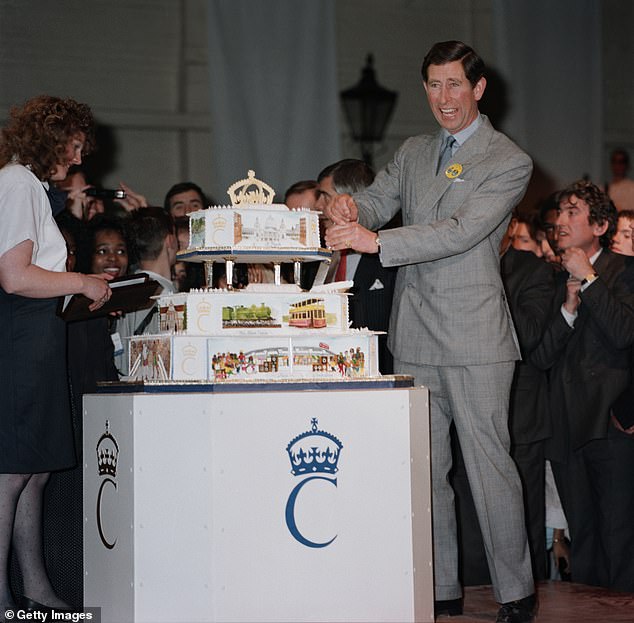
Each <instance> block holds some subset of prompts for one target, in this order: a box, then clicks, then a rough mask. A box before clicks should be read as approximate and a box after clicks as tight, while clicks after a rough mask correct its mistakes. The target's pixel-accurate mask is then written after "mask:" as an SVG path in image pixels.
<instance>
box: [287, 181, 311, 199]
mask: <svg viewBox="0 0 634 623" xmlns="http://www.w3.org/2000/svg"><path fill="white" fill-rule="evenodd" d="M307 190H312V191H314V192H315V197H316V196H317V193H318V192H319V183H318V182H317V181H316V180H301V181H299V182H295V183H294V184H292V185H291V186H289V187H288V189H287V190H286V192H285V193H284V203H286V200H287V199H288V198H289V197H290V196H291V195H301V193H305V192H306V191H307Z"/></svg>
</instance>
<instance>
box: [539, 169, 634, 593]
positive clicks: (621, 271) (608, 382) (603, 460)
mask: <svg viewBox="0 0 634 623" xmlns="http://www.w3.org/2000/svg"><path fill="white" fill-rule="evenodd" d="M558 205H559V209H558V217H557V233H558V245H559V250H560V253H561V256H562V266H563V268H564V271H562V272H561V273H559V274H558V275H557V276H556V282H557V286H556V288H557V289H556V295H555V299H554V300H555V303H554V306H555V309H554V313H553V316H552V319H551V321H550V323H549V325H548V326H547V328H546V331H545V333H544V337H543V339H542V341H541V343H540V345H539V346H538V347H537V348H536V349H535V350H534V351H533V354H532V361H533V363H535V364H536V365H538V366H539V367H540V368H542V369H549V370H550V373H549V375H550V388H551V391H550V404H551V413H552V425H553V434H552V437H551V439H549V441H548V443H547V457H548V458H549V459H550V460H551V464H552V468H553V473H554V476H555V480H556V483H557V488H558V490H559V494H560V496H561V501H562V505H563V508H564V512H565V513H566V517H567V519H568V524H569V530H570V537H571V572H572V580H573V581H574V582H580V583H584V584H591V585H598V586H606V587H610V586H611V583H612V580H611V569H612V567H613V565H614V562H615V560H614V559H615V557H619V556H622V555H624V554H625V555H626V556H631V552H625V553H624V552H622V551H619V547H618V545H616V544H615V543H614V541H613V536H612V517H611V510H612V508H611V507H612V506H613V505H614V503H615V498H614V497H613V496H612V492H611V488H612V483H613V476H614V460H613V459H614V457H613V456H612V453H611V449H610V440H609V439H608V433H609V427H610V412H611V407H612V405H613V404H614V402H615V400H616V399H617V397H618V396H619V395H620V394H621V393H622V392H623V390H624V389H625V388H626V386H627V383H628V380H629V377H630V349H631V347H632V344H633V343H634V284H633V283H632V279H631V275H630V274H629V272H630V270H631V269H628V268H627V267H626V265H625V258H624V257H623V256H619V255H617V254H614V253H612V252H611V251H610V250H609V249H608V246H609V242H610V239H611V238H612V235H613V233H614V230H615V227H616V220H617V212H616V209H615V207H614V205H613V204H612V202H611V201H610V199H609V197H608V196H607V195H606V194H605V193H604V192H603V191H601V190H600V189H599V188H598V187H597V186H595V185H594V184H591V183H589V182H585V181H580V182H577V183H575V184H572V185H571V186H569V187H568V188H566V189H565V190H563V191H561V192H560V193H559V195H558ZM615 545H616V546H615ZM621 550H622V548H621Z"/></svg>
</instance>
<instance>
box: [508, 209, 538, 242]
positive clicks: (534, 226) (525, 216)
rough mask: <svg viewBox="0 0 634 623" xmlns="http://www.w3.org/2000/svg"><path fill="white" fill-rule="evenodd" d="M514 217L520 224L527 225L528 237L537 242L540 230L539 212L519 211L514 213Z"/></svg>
mask: <svg viewBox="0 0 634 623" xmlns="http://www.w3.org/2000/svg"><path fill="white" fill-rule="evenodd" d="M514 216H515V218H516V219H517V222H518V223H524V225H526V229H527V230H528V235H529V236H530V237H531V238H532V239H533V240H537V231H538V230H539V229H540V226H539V214H538V212H537V211H536V210H517V211H515V212H514Z"/></svg>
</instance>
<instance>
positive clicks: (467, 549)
mask: <svg viewBox="0 0 634 623" xmlns="http://www.w3.org/2000/svg"><path fill="white" fill-rule="evenodd" d="M515 219H516V225H515V229H514V232H513V234H512V236H511V239H510V242H511V244H510V246H509V248H508V249H507V250H506V251H505V252H504V254H503V256H502V258H501V269H502V281H503V282H504V290H505V292H506V297H507V299H508V303H509V308H510V310H511V316H512V317H513V323H514V325H515V329H516V331H517V337H518V341H519V344H520V350H521V354H522V360H521V361H518V362H517V363H516V365H515V374H514V376H513V383H512V385H511V402H510V408H509V430H510V434H511V456H512V457H513V459H514V460H515V464H516V465H517V468H518V471H519V474H520V478H521V480H522V488H523V493H524V514H525V517H526V530H527V533H528V542H529V547H530V550H531V561H532V564H533V575H534V576H535V579H537V580H545V579H546V577H547V556H546V541H545V537H544V535H545V529H546V526H545V458H544V442H545V440H546V439H547V438H548V437H549V436H550V415H549V406H548V387H547V379H546V373H545V372H544V371H543V370H540V369H538V368H537V367H535V366H534V365H532V364H531V363H530V361H529V360H528V357H529V355H530V353H531V351H532V350H533V349H534V348H535V347H536V346H537V345H538V344H539V343H540V341H541V338H542V334H543V332H544V329H545V327H546V324H547V322H548V320H549V318H550V313H551V309H552V300H553V296H554V293H555V281H554V271H553V269H552V265H551V264H549V263H547V262H546V261H545V260H544V259H543V258H542V257H541V250H540V247H539V243H538V242H537V240H536V222H535V218H534V215H533V214H532V213H530V214H525V213H518V214H517V215H516V217H515ZM537 254H539V256H540V257H538V255H537ZM459 450H460V449H459V447H456V461H455V468H454V472H453V474H452V483H453V486H454V490H455V491H456V506H457V514H458V518H459V538H460V544H461V563H462V573H463V579H464V581H465V583H468V584H488V583H489V581H490V580H489V574H488V569H487V567H486V557H485V552H484V546H483V543H482V536H481V533H480V529H479V526H478V525H477V522H476V519H475V513H474V509H473V500H472V498H471V491H470V489H469V485H468V482H467V481H466V474H465V471H464V466H463V464H462V456H461V453H460V451H459Z"/></svg>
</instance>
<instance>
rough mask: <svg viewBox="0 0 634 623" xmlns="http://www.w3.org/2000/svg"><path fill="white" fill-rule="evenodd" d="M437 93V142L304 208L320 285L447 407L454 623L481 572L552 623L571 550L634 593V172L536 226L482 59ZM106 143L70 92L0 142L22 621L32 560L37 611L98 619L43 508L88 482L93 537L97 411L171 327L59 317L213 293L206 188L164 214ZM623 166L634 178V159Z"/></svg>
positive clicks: (150, 317)
mask: <svg viewBox="0 0 634 623" xmlns="http://www.w3.org/2000/svg"><path fill="white" fill-rule="evenodd" d="M422 78H423V85H424V89H425V93H426V95H427V99H428V102H429V105H430V108H431V111H432V113H433V115H434V117H435V119H436V121H437V122H438V125H439V126H440V128H439V131H438V132H437V133H435V134H433V135H425V136H418V137H413V138H410V139H408V140H407V141H406V142H405V143H404V144H403V145H402V146H401V147H400V148H399V149H398V150H397V152H396V153H395V155H394V158H393V160H392V162H391V163H390V164H388V166H387V167H386V168H385V169H383V170H382V171H380V172H379V173H378V174H377V175H376V176H375V173H374V171H373V170H372V169H371V168H370V167H369V166H368V165H367V164H366V163H364V162H363V161H361V160H356V159H346V160H342V161H339V162H336V163H332V164H329V165H328V166H326V167H324V168H323V170H322V171H321V172H319V173H317V174H316V175H315V179H307V180H302V181H299V182H295V183H292V184H290V185H289V187H288V190H287V191H286V193H285V196H284V201H285V203H286V204H287V205H288V206H289V207H293V208H294V207H300V206H301V207H305V208H308V209H312V210H317V211H319V212H320V224H321V228H322V236H323V238H322V239H323V244H324V245H327V246H328V247H329V248H331V249H332V250H333V258H332V261H331V262H330V264H323V265H319V264H318V263H314V264H306V265H304V266H303V267H302V272H301V281H300V282H301V285H302V287H303V288H305V289H310V288H311V287H312V285H313V284H318V285H319V284H323V283H328V282H333V281H347V280H350V281H352V282H353V283H354V286H353V289H352V291H353V294H354V297H353V299H352V304H351V307H350V317H351V321H352V325H353V326H354V327H368V328H370V329H373V330H377V331H384V332H386V336H387V337H386V338H385V341H384V342H381V344H380V370H381V372H382V373H384V374H385V373H392V372H394V373H398V374H407V375H411V376H412V377H413V378H414V380H415V382H416V384H417V385H424V386H426V387H428V388H429V389H430V418H431V443H432V485H433V486H432V503H433V545H434V576H435V612H436V616H443V615H446V616H454V615H458V614H461V613H462V586H463V584H464V583H465V582H467V583H469V582H468V580H469V578H468V577H466V576H469V575H470V574H472V575H473V577H474V578H476V581H479V582H482V583H489V582H490V583H491V584H492V585H493V591H494V595H495V598H496V600H497V601H498V602H499V603H500V610H499V613H498V618H497V621H498V622H499V623H525V622H528V621H532V620H533V618H534V616H535V612H536V609H537V594H536V590H535V582H536V581H539V580H543V579H546V578H548V577H552V574H553V570H552V569H550V568H549V558H548V553H547V552H548V550H549V549H550V548H552V550H553V552H554V556H553V557H552V558H553V560H554V563H553V564H554V567H555V570H557V567H559V569H558V570H559V572H560V573H561V574H562V575H563V574H564V573H565V574H569V575H570V577H571V578H572V580H573V581H575V582H580V583H584V584H590V585H595V586H604V587H608V588H611V589H615V590H623V591H630V592H634V563H633V562H632V559H631V557H630V556H629V553H630V552H631V551H634V522H633V521H632V518H633V517H634V490H633V489H632V487H631V485H630V484H629V474H631V473H634V409H633V408H632V405H633V399H634V396H633V395H632V394H633V393H634V387H633V386H632V378H631V377H632V374H631V373H632V361H633V360H632V353H633V350H632V346H633V345H634V260H630V259H629V257H630V256H634V247H633V239H634V236H633V235H632V228H634V211H632V210H630V209H627V207H625V206H624V205H621V206H619V205H618V203H617V206H615V202H617V198H616V197H617V195H615V196H614V197H613V198H612V199H611V197H612V192H617V189H618V190H619V193H620V194H619V195H618V197H619V201H622V202H624V201H626V199H623V197H626V195H627V188H626V187H627V184H624V183H623V179H625V172H624V171H623V168H621V169H620V171H621V172H622V173H623V174H622V175H621V177H620V178H618V177H617V176H616V174H615V178H614V180H613V181H612V182H611V183H610V184H608V185H607V187H604V188H603V189H602V188H600V187H599V186H597V185H596V184H593V183H592V182H590V181H585V180H582V181H578V182H575V183H573V184H571V185H569V186H567V187H566V188H564V189H562V190H560V191H558V192H556V193H553V194H552V195H551V196H549V197H547V198H545V200H544V201H543V202H542V204H541V205H540V206H537V207H536V208H535V209H534V210H530V211H528V210H523V211H519V210H517V209H516V208H517V206H518V204H519V203H520V201H521V199H522V197H523V195H524V193H525V190H526V187H527V185H528V183H529V180H530V177H531V172H532V162H531V159H530V158H529V157H528V155H526V154H525V153H524V152H523V151H522V150H521V149H520V148H519V147H518V146H517V145H515V144H514V143H513V142H512V141H511V140H510V139H509V138H507V137H506V136H505V135H504V134H502V133H500V132H498V131H496V130H495V129H494V128H493V126H492V125H491V123H490V121H489V120H488V118H487V117H486V116H485V115H483V114H481V113H480V112H479V109H478V103H479V101H480V100H481V98H482V97H483V95H484V92H485V89H486V77H485V67H484V63H483V62H482V59H481V58H480V57H479V56H478V55H477V53H476V52H475V51H474V50H473V49H472V48H470V47H469V46H467V45H465V44H464V43H462V42H459V41H447V42H442V43H437V44H435V45H434V46H433V47H432V48H431V49H430V51H429V52H428V54H427V55H426V57H425V59H424V61H423V66H422ZM93 147H94V121H93V119H92V115H91V113H90V110H89V109H88V107H87V106H85V105H83V104H78V103H77V102H75V101H74V100H70V99H60V98H54V97H48V96H41V97H37V98H34V99H32V100H30V101H29V102H27V103H26V104H25V105H24V106H22V107H17V108H15V109H13V111H12V113H11V118H10V120H9V122H8V124H7V126H6V127H5V129H4V130H3V133H2V140H1V143H0V166H1V167H2V168H0V216H1V218H2V222H3V234H2V236H1V237H0V318H1V319H2V321H3V325H4V326H5V327H6V328H7V330H6V331H5V332H4V333H3V337H2V346H3V348H2V349H0V360H1V361H2V368H1V369H2V372H3V375H4V378H5V380H6V382H5V384H4V386H3V389H2V390H1V391H2V398H3V399H4V404H5V405H7V407H6V408H5V410H4V412H3V415H2V416H1V417H0V613H2V612H4V610H5V609H9V608H12V607H15V605H16V598H15V596H14V594H13V592H12V587H11V581H10V577H9V567H10V565H9V561H10V554H11V552H12V551H13V552H14V553H15V557H16V560H17V563H18V566H19V569H20V573H21V576H22V582H23V591H22V592H23V595H22V596H21V597H20V600H19V603H20V604H21V605H22V606H23V607H25V608H30V609H37V608H43V607H44V606H43V604H45V605H46V606H48V607H56V608H69V607H70V606H71V605H72V606H75V607H78V606H79V605H81V604H80V603H77V602H79V601H80V600H81V597H75V598H67V601H68V602H73V603H70V604H69V603H66V602H65V601H63V600H62V599H60V597H58V596H57V594H56V593H55V591H54V589H53V586H52V584H51V582H50V580H49V578H48V575H47V570H46V566H45V563H44V558H43V554H42V517H43V513H44V512H46V511H45V507H44V505H43V499H44V495H43V492H44V489H45V485H46V483H47V481H48V479H49V474H50V472H56V474H55V475H54V479H55V478H59V479H62V481H63V479H64V478H72V482H71V484H70V485H69V486H68V487H66V489H67V495H68V496H69V499H68V505H69V506H71V507H73V506H74V508H75V509H77V508H79V511H78V512H77V511H76V512H75V516H74V519H73V521H75V522H76V523H77V522H79V525H81V520H82V519H81V477H80V475H79V474H80V472H79V471H78V470H79V469H80V468H75V471H74V472H73V471H72V469H71V468H73V466H74V465H75V464H76V460H77V458H78V456H79V455H78V453H80V451H81V399H82V396H83V395H84V394H86V393H91V392H93V391H95V389H96V387H97V383H98V382H99V381H107V380H118V379H120V378H125V376H126V374H127V371H128V370H127V350H128V349H127V344H128V339H127V338H129V337H131V336H133V335H139V334H143V333H155V332H156V331H157V323H158V318H157V314H156V308H155V307H153V308H150V309H143V310H138V311H132V312H129V313H126V314H123V315H121V314H115V315H110V316H107V317H103V316H100V317H98V318H91V319H88V320H81V321H77V322H73V323H69V324H68V326H67V327H66V326H65V325H64V323H63V321H62V320H60V318H59V317H58V316H57V315H56V313H55V307H56V304H57V298H58V297H59V296H64V295H68V294H76V293H81V294H84V295H85V296H87V297H88V298H89V299H90V300H91V301H92V304H91V309H92V310H97V309H98V308H99V307H100V306H102V305H103V304H104V303H105V302H107V301H108V299H109V297H110V296H111V290H110V288H109V286H108V281H110V280H111V279H116V278H118V277H121V276H124V275H126V274H131V273H136V272H143V273H147V274H149V275H150V276H151V277H152V278H153V279H155V280H156V281H157V282H158V283H159V284H160V286H161V288H162V291H163V292H167V293H169V292H176V291H187V290H189V289H190V288H192V287H204V286H205V285H207V284H206V280H205V275H204V274H203V271H202V269H201V266H200V265H197V264H191V263H184V262H179V261H178V257H177V251H178V250H179V249H183V248H185V247H187V245H188V232H189V227H188V214H190V213H191V212H193V211H195V210H200V209H202V208H205V207H207V206H208V205H210V203H212V201H211V200H210V199H209V198H208V197H207V196H206V195H205V193H204V191H203V190H202V189H201V188H200V187H199V186H198V185H197V184H194V183H192V182H182V183H176V184H174V185H173V186H172V187H171V188H170V189H169V190H168V191H167V192H166V194H165V200H164V204H163V205H162V206H149V205H148V202H147V201H146V199H145V197H144V196H143V195H141V194H140V193H138V192H137V191H135V190H133V189H132V188H131V187H130V186H128V185H126V184H121V185H120V187H119V188H118V189H116V191H115V192H106V191H104V190H103V189H101V188H100V187H98V186H95V185H94V184H91V183H90V181H89V180H87V179H86V177H85V174H84V171H83V169H82V168H81V160H82V155H85V154H86V153H89V152H90V150H91V149H93ZM619 159H620V160H619ZM613 161H614V162H613V164H614V163H616V164H619V163H621V164H623V161H624V163H625V167H627V164H629V161H628V159H627V152H625V151H623V150H618V153H617V152H615V153H614V154H613ZM617 182H618V184H617ZM628 188H629V187H628ZM617 207H619V208H620V210H617ZM283 276H284V278H285V279H286V280H287V281H292V280H293V278H294V276H293V275H290V274H289V273H283ZM262 281H271V267H269V266H266V265H249V266H243V267H241V268H240V269H239V270H236V271H235V272H234V282H233V284H229V285H231V286H233V287H236V288H239V287H242V286H243V285H245V284H246V283H249V282H251V283H252V282H262ZM213 285H214V286H216V287H226V286H227V283H226V280H225V276H224V273H223V272H222V271H217V272H215V274H214V284H213ZM42 335H46V336H47V339H46V340H42V339H41V338H42ZM66 353H67V356H66ZM79 458H80V461H79V462H80V464H81V457H80V456H79ZM70 474H74V475H73V476H70ZM553 476H554V479H553ZM553 517H557V519H551V518H553ZM564 518H565V520H564ZM555 524H556V525H555ZM79 533H81V530H79ZM547 535H548V539H547ZM78 548H79V550H81V544H80V543H79V544H78ZM459 561H461V564H459ZM560 561H561V562H560ZM551 566H552V565H551ZM79 569H80V570H81V565H79ZM80 572H81V571H80ZM1 616H2V615H1V614H0V620H2V619H1Z"/></svg>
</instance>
